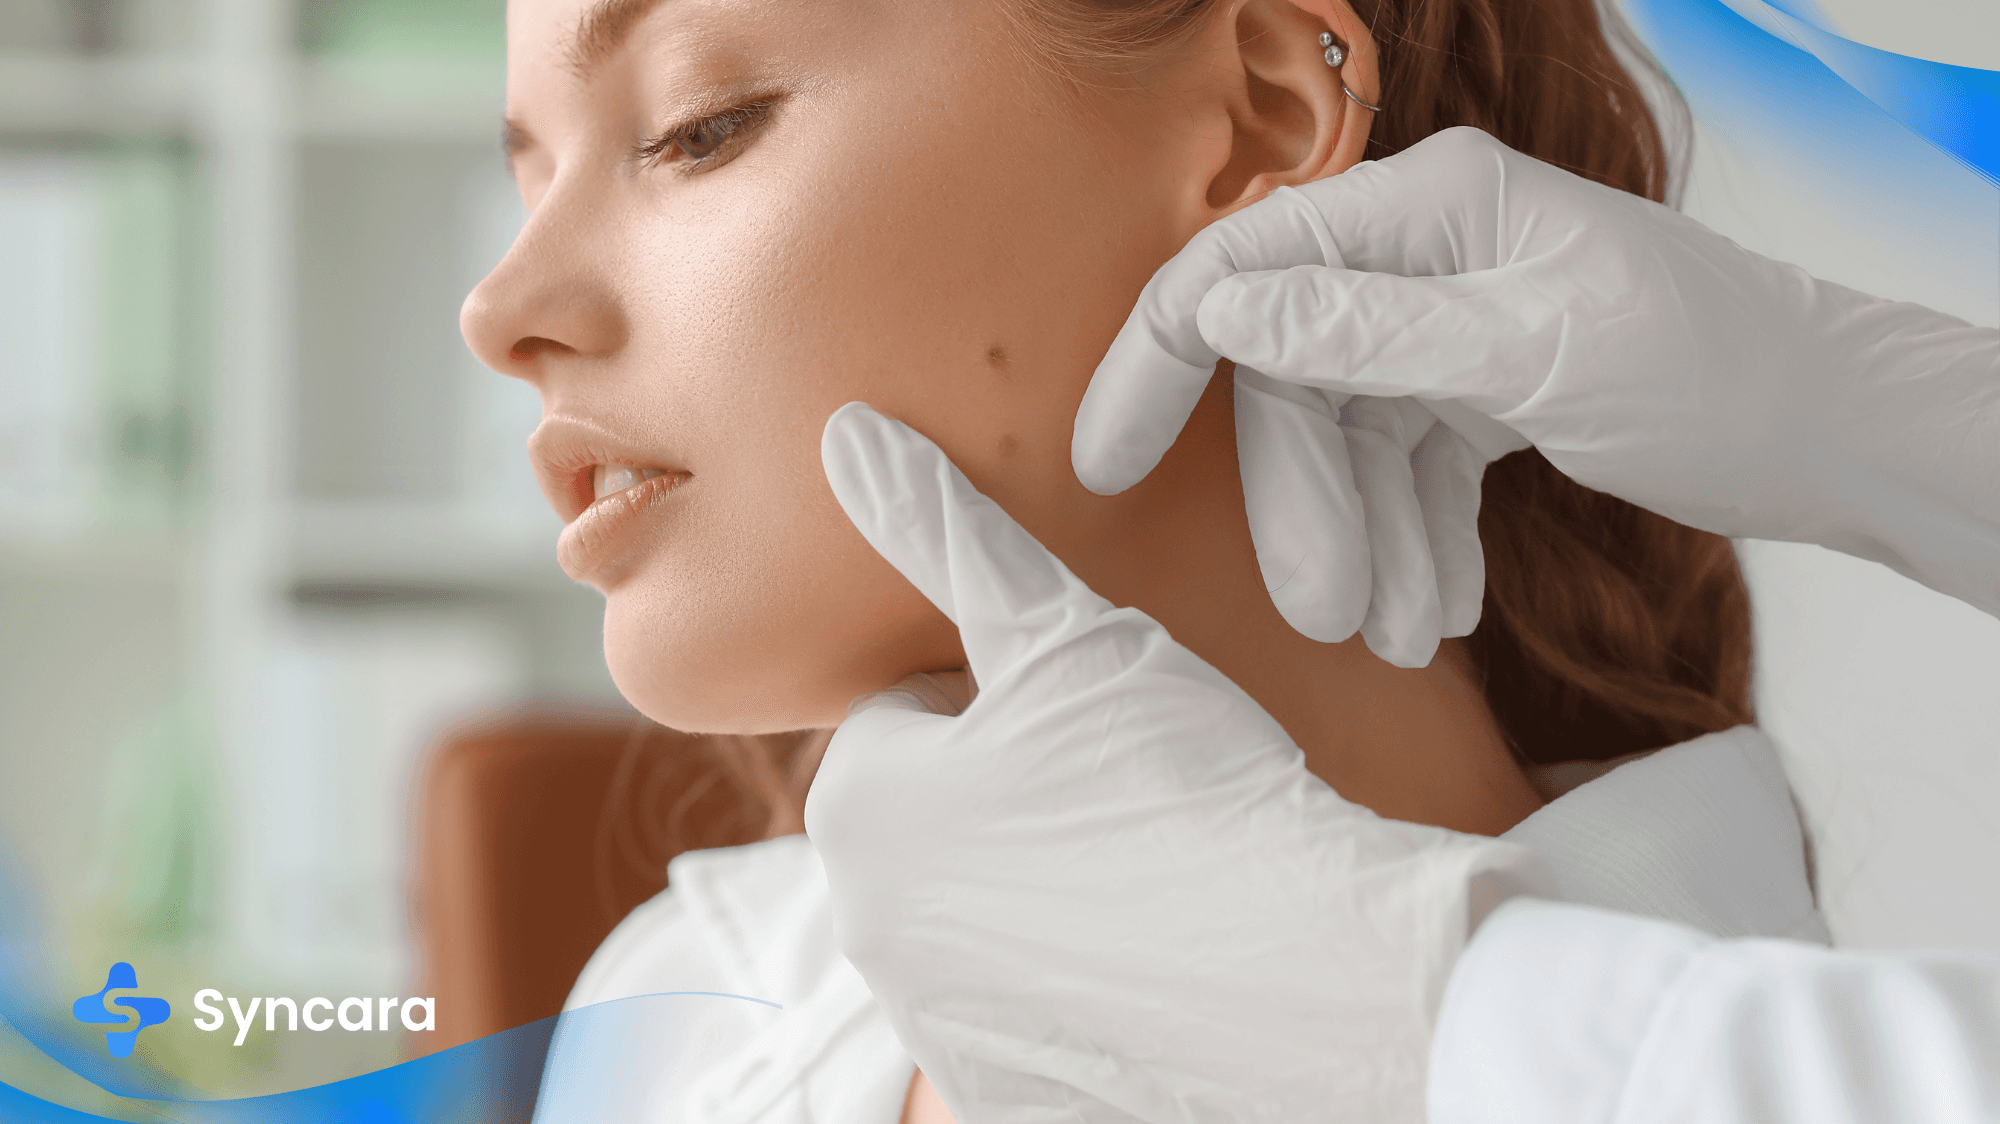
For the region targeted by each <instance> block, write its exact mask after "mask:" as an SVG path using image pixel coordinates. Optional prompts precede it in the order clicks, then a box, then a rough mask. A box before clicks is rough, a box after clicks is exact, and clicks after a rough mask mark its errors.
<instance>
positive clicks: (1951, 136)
mask: <svg viewBox="0 0 2000 1124" xmlns="http://www.w3.org/2000/svg"><path fill="white" fill-rule="evenodd" d="M1626 7H1627V10H1628V11H1629V12H1630V13H1631V14H1632V18H1633V22H1634V24H1635V25H1636V26H1637V28H1638V30H1639V31H1640V32H1641V34H1642V36H1643V37H1644V38H1645V39H1646V41H1647V43H1648V45H1649V46H1651V47H1652V48H1653V51H1654V54H1655V55H1656V57H1658V58H1659V60H1660V63H1661V65H1662V66H1664V67H1665V68H1666V70H1667V72H1668V74H1669V75H1671V76H1672V77H1673V79H1674V80H1675V82H1676V83H1677V84H1679V85H1680V87H1681V89H1682V91H1683V92H1684V93H1685V94H1686V95H1687V96H1688V98H1689V100H1690V101H1691V102H1695V103H1697V108H1708V109H1710V110H1712V111H1714V112H1716V113H1719V114H1721V115H1723V116H1751V117H1757V118H1762V120H1760V121H1758V122H1757V124H1758V125H1759V126H1761V127H1760V128H1759V129H1758V131H1759V132H1760V133H1763V134H1765V135H1766V136H1768V137H1770V138H1772V139H1773V140H1777V139H1780V138H1783V137H1785V136H1787V135H1788V134H1790V133H1792V132H1794V131H1795V130H1797V129H1798V128H1799V126H1800V125H1801V124H1802V123H1803V124H1804V125H1805V133H1806V136H1803V137H1794V140H1817V141H1827V142H1832V143H1833V146H1834V147H1835V148H1836V149H1838V148H1845V147H1847V145H1846V144H1845V143H1843V142H1845V141H1847V140H1848V139H1849V138H1844V137H1842V136H1841V133H1842V131H1843V130H1845V129H1849V128H1853V127H1856V126H1858V127H1860V128H1861V129H1862V130H1863V131H1865V132H1872V131H1873V128H1872V126H1873V122H1871V121H1870V120H1869V118H1871V117H1874V116H1876V115H1878V114H1879V115H1882V116H1886V117H1887V118H1888V119H1890V120H1892V121H1894V122H1895V123H1896V124H1897V125H1899V126H1901V127H1902V128H1903V129H1906V130H1908V131H1909V132H1910V133H1912V134H1914V135H1915V136H1917V137H1920V138H1922V139H1923V140H1924V141H1925V142H1926V143H1928V144H1929V145H1931V146H1932V147H1934V148H1935V149H1937V150H1938V151H1940V152H1943V153H1945V154H1946V155H1948V156H1950V157H1951V158H1952V159H1953V160H1955V161H1957V162H1958V163H1959V164H1960V165H1961V166H1962V167H1964V168H1966V169H1967V170H1969V171H1971V172H1972V173H1973V174H1974V175H1976V176H1978V177H1979V178H1980V179H1982V180H1984V181H1985V182H1986V183H1987V184H1988V185H1990V186H1995V187H2000V71H1992V70H1979V69H1975V68H1973V67H1966V66H1953V65H1950V64H1948V63H1940V62H1931V61H1929V60H1927V59H1917V58H1911V57H1909V56H1907V55H1898V54H1895V53H1893V52H1890V51H1884V50H1881V49H1879V48H1876V47H1870V46H1867V45H1865V44H1861V43H1856V42H1854V41H1853V40H1851V39H1848V38H1847V37H1845V36H1843V35H1841V34H1839V33H1838V32H1837V31H1835V30H1834V29H1833V28H1832V26H1831V24H1830V21H1828V20H1826V19H1825V17H1824V16H1823V15H1821V14H1820V13H1819V12H1818V11H1817V9H1816V8H1815V7H1814V5H1813V4H1812V3H1811V2H1810V0H1777V2H1767V0H1626ZM1704 102H1706V103H1707V105H1706V106H1705V107H1704V106H1702V105H1701V104H1700V103H1704ZM1773 117H1783V118H1787V119H1788V120H1787V121H1786V122H1785V123H1784V124H1783V125H1782V126H1780V125H1779V122H1777V121H1775V120H1772V118H1773ZM1773 126H1778V128H1775V129H1774V128H1772V127H1773Z"/></svg>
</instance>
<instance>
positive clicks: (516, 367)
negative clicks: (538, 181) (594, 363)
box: [458, 192, 626, 389]
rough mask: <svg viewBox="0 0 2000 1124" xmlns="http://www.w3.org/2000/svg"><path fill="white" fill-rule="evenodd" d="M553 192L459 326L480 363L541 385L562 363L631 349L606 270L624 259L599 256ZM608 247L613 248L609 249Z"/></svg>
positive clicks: (573, 210) (468, 301)
mask: <svg viewBox="0 0 2000 1124" xmlns="http://www.w3.org/2000/svg"><path fill="white" fill-rule="evenodd" d="M566 203H567V200H566V199H565V198H564V197H563V196H561V195H559V194H557V193H555V192H551V193H550V195H548V196H547V197H545V198H544V199H543V200H542V202H541V205H540V206H538V207H536V208H535V210H534V212H533V213H532V214H531V215H530V216H529V218H528V222H527V225H526V226H524V227H522V229H521V233H520V236H519V237H517V238H516V239H515V240H514V245H513V247H512V248H510V249H509V250H508V251H507V256H506V257H504V258H502V259H500V264H499V265H496V266H494V267H493V272H491V273H489V274H487V275H486V279H485V280H483V281H481V282H480V283H479V284H478V286H476V287H475V288H474V289H473V290H472V292H471V293H470V294H468V295H467V296H466V298H465V303H464V305H462V306H461V307H460V308H459V312H458V327H459V331H460V332H461V333H462V334H463V335H464V336H465V343H466V346H468V347H470V348H471V349H472V353H473V354H474V355H476V356H478V357H479V361H480V362H482V363H484V364H486V365H487V366H488V367H491V368H493V369H494V370H495V371H498V372H500V373H501V374H503V375H510V376H512V377H514V378H518V379H525V380H527V381H528V382H531V383H534V384H535V385H536V387H537V388H542V389H545V388H543V386H542V383H543V381H544V380H545V379H546V378H547V377H548V376H549V375H550V374H551V372H552V371H553V370H555V369H556V368H557V367H558V366H561V365H563V364H565V363H566V362H568V361H573V360H576V359H606V358H609V357H611V356H613V355H616V354H617V353H618V351H619V349H620V348H621V347H623V346H624V344H625V337H626V317H625V311H624V308H623V306H622V304H621V302H620V301H619V298H618V287H617V286H616V284H615V283H614V279H613V278H612V277H611V276H610V275H609V273H608V272H607V271H608V270H609V269H610V268H611V265H610V263H613V262H615V261H616V260H617V257H618V255H616V254H615V253H610V252H596V251H597V247H594V246H593V244H592V243H593V231H592V230H591V229H590V228H589V227H586V226H585V225H583V224H582V223H581V222H580V221H579V220H578V219H577V218H576V217H575V216H576V214H577V213H578V212H579V211H581V212H582V213H585V214H588V213H590V212H591V211H593V210H601V208H578V207H574V206H566ZM606 249H608V248H606Z"/></svg>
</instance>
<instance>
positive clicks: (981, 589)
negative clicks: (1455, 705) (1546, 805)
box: [805, 403, 1549, 1124]
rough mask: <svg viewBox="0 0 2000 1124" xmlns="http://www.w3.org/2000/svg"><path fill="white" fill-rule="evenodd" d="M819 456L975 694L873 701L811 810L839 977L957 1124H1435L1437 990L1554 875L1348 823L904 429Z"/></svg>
mask: <svg viewBox="0 0 2000 1124" xmlns="http://www.w3.org/2000/svg"><path fill="white" fill-rule="evenodd" d="M822 456H823V459H824V464H825V467H826V473H827V479H828V480H829V481H830V482H831V484H832V486H833V490H834V494H835V495H836V496H837V497H838V498H839V500H840V503H841V506H842V507H843V508H845V509H846V511H847V514H848V516H849V518H850V519H852V520H853V521H854V524H855V526H856V527H858V528H859V529H860V530H861V532H862V534H863V535H864V536H866V537H867V539H868V541H869V543H870V544H872V545H873V546H874V547H875V549H876V550H877V551H879V552H880V553H881V554H882V556H883V557H884V558H886V559H888V560H889V561H890V562H891V563H892V564H894V565H895V566H896V568H897V569H898V570H900V571H901V572H902V573H903V574H904V576H906V577H908V578H909V579H910V581H911V582H913V583H914V584H915V585H916V586H917V588H918V589H920V590H921V591H923V593H924V595H925V596H927V597H929V598H930V600H931V601H932V603H934V604H936V605H937V606H938V608H939V609H941V610H943V611H944V613H945V614H946V615H947V616H949V617H950V618H951V619H952V620H953V621H954V622H956V624H957V625H958V629H959V634H960V636H961V638H962V640H963V642H964V647H965V653H966V656H967V658H968V660H969V661H970V669H969V670H970V671H971V673H972V676H973V679H974V680H975V681H976V683H977V684H978V688H979V690H978V694H977V696H976V697H974V698H973V699H972V701H971V703H970V705H969V706H966V707H965V708H964V710H963V713H958V714H956V715H955V716H947V715H948V714H950V712H952V711H954V710H955V709H956V704H955V703H949V702H946V701H945V697H946V693H940V692H938V691H936V690H935V689H934V688H935V687H936V684H935V683H933V682H924V680H926V679H927V677H915V678H916V679H918V680H919V682H916V683H911V682H909V681H906V683H905V685H904V689H902V690H897V691H891V692H888V693H886V694H883V695H878V696H873V697H868V698H865V699H864V700H861V701H860V703H859V705H857V707H856V708H855V709H854V710H853V711H852V712H851V713H850V716H849V717H848V719H847V720H846V722H844V723H843V724H842V725H841V727H840V728H839V730H838V731H837V732H836V733H835V735H834V737H833V740H832V742H831V744H830V745H829V746H828V748H827V751H826V755H825V757H824V759H823V760H822V762H821V764H820V767H819V772H818V773H817V775H816V776H815V777H814V780H813V784H812V789H811V791H810V793H809V795H808V797H807V801H806V808H805V824H806V833H807V835H809V836H810V837H811V838H812V840H813V843H814V845H815V847H816V848H817V849H818V851H819V853H820V857H821V859H822V860H823V862H824V864H825V869H826V877H827V883H828V886H829V887H830V890H831V894H832V901H833V913H834V925H835V935H836V939H837V940H838V942H839V944H840V948H841V951H842V952H843V953H844V954H845V955H846V956H847V958H848V959H849V960H850V961H851V962H852V963H853V964H854V966H855V967H856V968H857V969H858V970H859V971H860V973H861V975H862V976H863V978H865V979H866V980H867V982H868V986H869V988H870V990H871V991H872V992H873V993H874V995H875V997H876V998H877V999H878V1000H879V1001H880V1002H881V1004H882V1007H883V1008H884V1010H885V1011H886V1013H887V1015H888V1018H889V1020H890V1022H891V1024H892V1025H893V1026H894V1028H895V1030H896V1033H897V1036H898V1037H899V1038H900V1039H901V1040H902V1042H903V1045H904V1046H905V1047H906V1048H907V1049H908V1050H909V1052H910V1054H911V1056H912V1057H913V1058H914V1059H915V1060H916V1062H917V1064H918V1065H919V1066H920V1067H921V1068H922V1069H923V1071H924V1073H925V1074H926V1075H927V1076H928V1077H929V1078H930V1079H931V1081H932V1083H933V1084H934V1085H936V1087H937V1089H938V1091H939V1093H940V1094H941V1095H942V1096H943V1099H944V1101H945V1103H946V1104H947V1105H948V1106H950V1107H951V1108H952V1110H953V1111H954V1112H955V1113H957V1114H959V1118H960V1119H961V1120H962V1121H965V1122H966V1124H993V1122H1003V1121H1005V1122H1020V1121H1062V1122H1064V1124H1076V1122H1080V1121H1132V1120H1144V1121H1160V1122H1163V1124H1164V1122H1168V1121H1171V1122H1173V1124H1188V1122H1191V1121H1211V1120H1242V1121H1250V1120H1256V1121H1269V1122H1271V1124H1280V1122H1282V1124H1297V1122H1298V1121H1301V1120H1320V1121H1329V1120H1331V1121H1346V1120H1352V1121H1368V1122H1370V1124H1382V1122H1390V1121H1409V1122H1412V1124H1415V1122H1418V1121H1421V1120H1422V1119H1423V1118H1424V1078H1425V1069H1426V1062H1427V1058H1428V1049H1429V1044H1430V1036H1431V1030H1432V1019H1433V1016H1434V1014H1435V1012H1436V1011H1437V1009H1438V1004H1439V1002H1440V999H1441V996H1442V991H1443V987H1444V984H1445V981H1446V978H1447V976H1448V975H1449V973H1450V970H1451V967H1452V964H1453V962H1454V959H1455V958H1456V956H1457V955H1458V952H1459V949H1460V947H1461V946H1462V944H1463V942H1464V941H1465V940H1466V938H1467V936H1468V935H1469V931H1470V929H1471V927H1472V926H1473V925H1474V924H1476V922H1477V920H1478V919H1479V918H1480V917H1481V916H1483V914H1484V911H1485V910H1487V909H1490V908H1491V906H1493V905H1495V904H1497V903H1498V902H1499V901H1500V900H1501V899H1502V898H1504V897H1506V896H1508V895H1509V894H1511V893H1513V892H1515V891H1517V890H1523V889H1534V890H1538V891H1546V890H1547V889H1548V886H1549V883H1548V881H1547V872H1546V869H1545V867H1544V866H1543V865H1542V860H1541V859H1540V858H1539V857H1538V856H1536V855H1535V854H1534V853H1533V852H1531V851H1529V850H1527V849H1525V848H1522V847H1520V846H1517V845H1514V844H1510V843H1503V842H1501V841H1499V840H1495V839H1488V838H1484V837H1480V836H1470V835H1461V834H1458V833H1456V832H1452V831H1447V830H1444V829H1442V828H1433V827H1425V826H1421V825H1417V824H1410V823H1402V822H1398V821H1393V820H1385V819H1382V818H1380V817H1378V816H1376V815H1375V814H1373V813H1372V812H1369V811H1368V810H1366V809H1364V808H1361V807H1359V806H1357V805H1354V804H1351V803H1349V802H1347V801H1346V800H1343V799H1342V798H1341V797H1340V796H1339V795H1338V794H1336V793H1335V792H1334V791H1333V790H1332V789H1331V788H1329V787H1328V786H1327V785H1326V784H1325V783H1324V782H1322V781H1321V780H1319V779H1318V778H1317V777H1315V776H1314V775H1313V774H1311V773H1310V772H1308V771H1307V770H1306V767H1305V762H1304V756H1303V754H1302V753H1301V752H1300V750H1299V748H1298V747H1297V746H1296V745H1295V744H1294V743H1293V742H1292V740H1291V738H1290V737H1289V736H1288V735H1287V734H1286V733H1285V731H1284V730H1283V729H1282V728H1281V727H1280V726H1279V725H1278V724H1277V722H1276V721H1275V720H1274V719H1272V718H1271V717H1270V715H1269V714H1267V713H1266V712H1265V711H1264V710H1263V708H1261V707H1260V706H1258V705H1257V703H1256V702H1255V701H1253V700H1252V699H1251V698H1250V697H1249V696H1248V695H1246V694H1245V693H1244V692H1243V691H1242V690H1241V689H1240V688H1238V687H1237V686H1236V685H1235V684H1234V683H1232V682H1230V681H1229V680H1228V679H1227V678H1225V677H1224V676H1223V675H1222V674H1221V673H1220V672H1218V671H1216V670H1215V669H1214V668H1212V667H1210V666H1209V665H1208V664H1206V663H1204V662H1203V661H1202V660H1201V659H1200V658H1198V657H1197V656H1195V655H1194V654H1193V653H1192V652H1190V651H1188V650H1187V649H1186V648H1184V647H1182V646H1181V645H1180V644H1178V643H1176V642H1175V641H1174V640H1173V639H1172V638H1171V637H1170V636H1168V635H1167V633H1166V631H1165V630H1164V629H1163V628H1161V627H1160V625H1159V624H1157V623H1156V622H1154V621H1153V620H1152V619H1151V618H1150V617H1147V616H1146V615H1145V614H1144V613H1141V612H1139V611H1137V610H1134V609H1129V608H1127V609H1121V608H1115V607H1113V606H1112V605H1111V604H1110V603H1109V602H1107V601H1105V600H1104V599H1103V598H1100V597H1098V596H1097V595H1096V594H1094V593H1092V592H1091V591H1090V590H1089V589H1088V588H1087V587H1086V586H1084V585H1083V584H1082V583H1081V582H1080V581H1079V580H1078V579H1077V578H1076V577H1075V576H1074V575H1073V574H1071V573H1070V572H1069V570H1068V568H1067V567H1065V566H1064V565H1063V564H1062V563H1061V562H1060V561H1058V560H1057V559H1056V558H1055V557H1054V556H1053V555H1051V554H1049V553H1048V551H1047V550H1045V549H1044V548H1043V547H1042V546H1041V544H1040V543H1038V542H1036V541H1035V539H1034V538H1033V537H1032V536H1030V535H1029V534H1028V533H1027V532H1026V531H1025V530H1023V529H1022V528H1021V526H1020V525H1019V524H1017V523H1015V522H1014V520H1013V519H1012V518H1011V517H1009V516H1008V515H1007V514H1006V513H1005V512H1004V511H1002V510H1001V509H1000V508H999V507H998V506H997V505H996V504H994V503H993V502H992V501H991V500H989V499H987V498H986V497H985V496H983V495H981V494H979V493H978V492H977V491H975V490H974V489H973V487H972V485H971V484H970V483H969V482H968V481H967V480H966V479H965V477H964V476H963V475H961V474H960V473H959V471H958V470H957V469H956V468H955V467H953V465H952V464H951V462H950V461H949V460H948V459H947V458H946V457H945V455H944V454H943V453H942V452H941V451H940V450H939V449H938V448H937V447H936V446H935V445H933V444H932V443H931V442H930V441H929V440H927V439H926V438H924V437H923V436H922V435H920V434H918V433H917V432H915V431H914V430H912V429H910V428H909V427H907V426H905V425H903V424H901V423H900V422H895V421H891V420H889V419H886V418H883V417H882V416H881V415H879V414H877V413H876V412H875V411H874V410H872V409H870V408H869V407H867V406H865V405H862V404H860V403H850V404H848V405H846V406H843V407H842V408H841V409H840V410H838V411H836V412H835V413H834V414H833V416H832V417H831V418H830V419H829V420H828V422H827V426H826V431H825V435H824V439H823V444H822ZM926 697H928V701H926ZM932 711H944V712H946V713H943V714H940V713H932Z"/></svg>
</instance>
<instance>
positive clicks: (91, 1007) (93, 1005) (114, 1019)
mask: <svg viewBox="0 0 2000 1124" xmlns="http://www.w3.org/2000/svg"><path fill="white" fill-rule="evenodd" d="M138 986H139V974H138V973H137V972H134V971H133V970H132V965H130V964H127V963H125V962H124V961H122V960H121V961H119V962H118V963H116V964H113V965H112V966H111V971H110V973H109V974H108V975H106V976H105V979H104V986H103V987H101V988H99V989H97V992H96V994H94V995H86V996H84V997H83V998H81V999H79V1000H77V1001H76V1002H74V1003H72V1004H70V1005H69V1010H70V1013H71V1014H73V1015H75V1016H76V1017H77V1021H78V1022H86V1023H122V1022H124V1021H126V1016H125V1015H121V1014H117V1013H116V1012H114V1011H112V1010H111V1006H109V1005H106V1003H105V1002H104V993H105V992H107V991H110V990H111V989H112V988H114V987H138ZM112 1005H115V1006H119V1007H123V1008H125V1009H126V1010H128V1011H131V1012H132V1013H133V1014H136V1015H138V1016H139V1025H137V1026H135V1027H133V1028H132V1029H130V1030H107V1031H105V1032H104V1048H105V1049H107V1050H109V1051H111V1056H112V1057H114V1058H126V1057H130V1056H131V1055H132V1047H133V1046H134V1045H136V1044H137V1043H138V1041H139V1032H140V1031H142V1030H144V1029H146V1028H147V1027H149V1026H154V1025H157V1024H159V1023H163V1022H166V1021H167V1016H168V1015H171V1014H173V1013H174V1009H173V1008H172V1007H170V1006H168V1005H167V1001H166V1000H164V999H154V998H153V997H152V996H149V995H126V996H122V997H120V998H118V999H114V1000H112Z"/></svg>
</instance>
